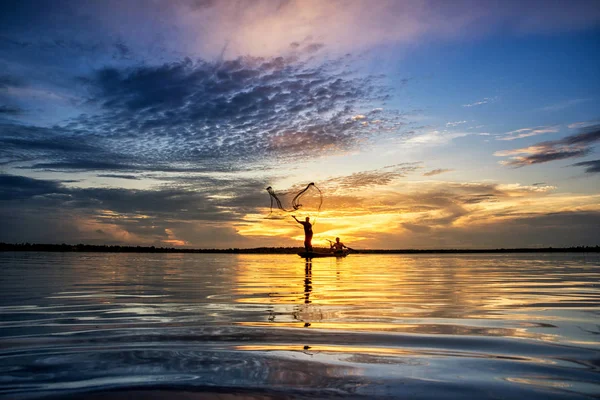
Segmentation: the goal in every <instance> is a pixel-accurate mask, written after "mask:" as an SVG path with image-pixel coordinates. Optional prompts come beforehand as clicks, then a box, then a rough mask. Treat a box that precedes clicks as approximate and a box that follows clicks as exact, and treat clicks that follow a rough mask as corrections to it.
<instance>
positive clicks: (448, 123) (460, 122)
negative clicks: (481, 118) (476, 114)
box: [446, 121, 467, 127]
mask: <svg viewBox="0 0 600 400" xmlns="http://www.w3.org/2000/svg"><path fill="white" fill-rule="evenodd" d="M466 123H467V121H455V122H446V127H450V126H452V127H454V126H457V125H462V124H466Z"/></svg>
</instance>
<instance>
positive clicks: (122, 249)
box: [0, 243, 600, 254]
mask: <svg viewBox="0 0 600 400" xmlns="http://www.w3.org/2000/svg"><path fill="white" fill-rule="evenodd" d="M0 251H49V252H100V253H228V254H296V253H298V252H301V251H304V248H303V247H257V248H253V249H240V248H229V249H184V248H175V247H155V246H120V245H93V244H74V245H73V244H65V243H62V244H41V243H12V244H11V243H0ZM315 251H322V252H326V251H329V248H315ZM353 252H354V253H361V254H447V253H586V252H587V253H599V252H600V246H598V245H596V246H574V247H544V248H540V247H536V248H516V249H504V248H500V249H397V250H381V249H361V250H355V251H353Z"/></svg>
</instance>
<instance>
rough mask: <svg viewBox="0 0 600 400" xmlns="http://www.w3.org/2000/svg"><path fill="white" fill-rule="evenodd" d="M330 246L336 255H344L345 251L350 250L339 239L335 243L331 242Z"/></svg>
mask: <svg viewBox="0 0 600 400" xmlns="http://www.w3.org/2000/svg"><path fill="white" fill-rule="evenodd" d="M330 246H331V251H333V252H334V253H343V252H344V249H347V248H348V247H347V246H346V245H345V244H344V243H342V242H340V238H339V237H336V238H335V242H331V244H330Z"/></svg>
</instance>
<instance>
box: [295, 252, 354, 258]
mask: <svg viewBox="0 0 600 400" xmlns="http://www.w3.org/2000/svg"><path fill="white" fill-rule="evenodd" d="M298 255H299V256H300V257H302V258H320V257H346V256H347V255H348V253H347V252H345V251H336V252H333V253H320V252H317V251H303V252H300V253H298Z"/></svg>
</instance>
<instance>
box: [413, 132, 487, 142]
mask: <svg viewBox="0 0 600 400" xmlns="http://www.w3.org/2000/svg"><path fill="white" fill-rule="evenodd" d="M475 134H476V133H474V132H450V131H446V130H444V131H437V130H434V131H429V132H425V133H421V134H417V135H414V136H412V137H410V138H409V139H407V140H406V141H405V143H408V144H414V145H442V144H446V143H449V142H451V141H452V140H454V139H458V138H461V137H465V136H470V135H475Z"/></svg>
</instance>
